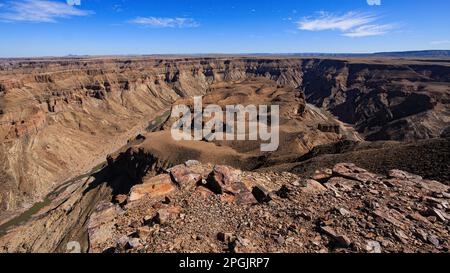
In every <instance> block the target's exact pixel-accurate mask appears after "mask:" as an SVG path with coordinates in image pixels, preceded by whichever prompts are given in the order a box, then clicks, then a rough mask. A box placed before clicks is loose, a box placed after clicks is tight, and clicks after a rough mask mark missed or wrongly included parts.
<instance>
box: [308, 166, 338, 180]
mask: <svg viewBox="0 0 450 273" xmlns="http://www.w3.org/2000/svg"><path fill="white" fill-rule="evenodd" d="M332 176H333V170H331V169H320V170H316V171H315V173H314V175H313V176H312V177H311V178H312V179H313V180H316V181H320V182H325V181H326V180H328V179H330V178H331V177H332Z"/></svg>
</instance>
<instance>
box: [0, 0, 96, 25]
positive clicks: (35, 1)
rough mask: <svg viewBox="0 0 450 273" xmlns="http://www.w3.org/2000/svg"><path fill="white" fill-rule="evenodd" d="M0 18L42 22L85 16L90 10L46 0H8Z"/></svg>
mask: <svg viewBox="0 0 450 273" xmlns="http://www.w3.org/2000/svg"><path fill="white" fill-rule="evenodd" d="M2 9H4V10H5V11H4V12H1V13H0V20H1V21H6V22H20V21H23V22H44V23H53V22H56V21H57V19H60V18H69V17H73V16H86V15H89V14H92V12H91V11H86V10H81V9H78V8H76V7H75V5H68V4H67V3H62V2H55V1H47V0H19V1H14V2H8V3H7V4H4V6H3V7H2Z"/></svg>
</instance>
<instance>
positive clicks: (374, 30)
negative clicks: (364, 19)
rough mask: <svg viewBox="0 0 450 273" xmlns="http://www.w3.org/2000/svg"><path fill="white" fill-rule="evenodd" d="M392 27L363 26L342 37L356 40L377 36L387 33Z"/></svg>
mask: <svg viewBox="0 0 450 273" xmlns="http://www.w3.org/2000/svg"><path fill="white" fill-rule="evenodd" d="M393 28H394V26H393V25H389V24H388V25H364V26H360V27H357V28H355V29H352V30H350V31H348V32H346V33H344V34H342V35H343V36H346V37H352V38H358V37H369V36H379V35H383V34H386V33H388V32H389V30H391V29H393Z"/></svg>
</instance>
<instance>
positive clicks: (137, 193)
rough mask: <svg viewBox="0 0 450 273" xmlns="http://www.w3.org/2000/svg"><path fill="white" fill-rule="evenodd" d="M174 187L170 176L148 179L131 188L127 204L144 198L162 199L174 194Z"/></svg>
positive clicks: (164, 175)
mask: <svg viewBox="0 0 450 273" xmlns="http://www.w3.org/2000/svg"><path fill="white" fill-rule="evenodd" d="M175 190H176V186H175V184H174V183H172V180H171V178H170V175H168V174H162V175H158V176H155V177H152V178H150V179H149V180H147V181H144V183H143V184H139V185H136V186H134V187H133V188H131V191H130V196H129V198H128V199H129V200H128V201H129V202H133V201H136V200H139V199H141V198H143V197H145V196H147V197H149V198H152V199H154V198H162V197H164V196H167V195H169V194H171V193H172V192H174V191H175Z"/></svg>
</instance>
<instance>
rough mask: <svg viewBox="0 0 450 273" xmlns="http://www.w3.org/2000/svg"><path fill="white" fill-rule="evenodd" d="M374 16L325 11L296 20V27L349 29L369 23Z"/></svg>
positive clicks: (314, 29) (317, 29) (306, 28)
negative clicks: (313, 16) (315, 16)
mask: <svg viewBox="0 0 450 273" xmlns="http://www.w3.org/2000/svg"><path fill="white" fill-rule="evenodd" d="M375 20H376V17H375V16H373V15H371V14H362V13H356V12H348V13H346V14H344V15H335V14H331V13H327V12H321V13H320V16H319V17H318V18H316V19H310V18H305V19H303V20H302V21H299V22H298V28H299V29H301V30H310V31H320V30H340V31H347V30H349V29H352V28H355V27H358V26H361V25H364V24H368V23H371V22H373V21H375Z"/></svg>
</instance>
